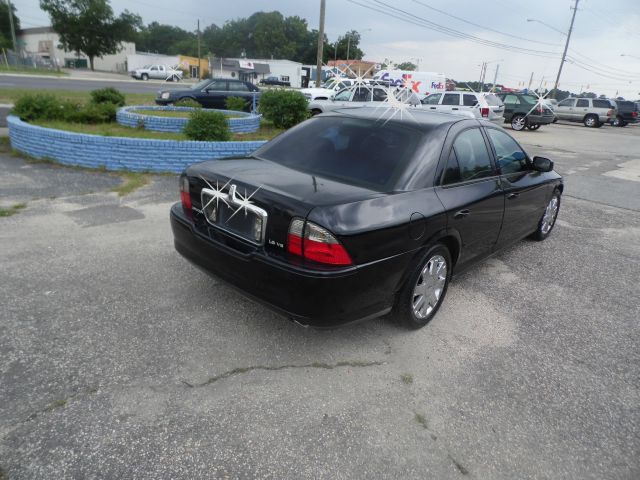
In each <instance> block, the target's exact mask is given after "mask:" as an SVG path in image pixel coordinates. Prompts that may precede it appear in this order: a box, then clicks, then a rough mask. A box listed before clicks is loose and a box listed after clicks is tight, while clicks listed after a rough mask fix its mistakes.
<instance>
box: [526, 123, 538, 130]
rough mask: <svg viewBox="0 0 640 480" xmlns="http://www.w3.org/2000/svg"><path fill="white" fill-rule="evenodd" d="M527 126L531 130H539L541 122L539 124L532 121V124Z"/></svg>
mask: <svg viewBox="0 0 640 480" xmlns="http://www.w3.org/2000/svg"><path fill="white" fill-rule="evenodd" d="M527 128H528V129H529V130H537V129H539V128H540V124H539V123H532V124H530V125H527Z"/></svg>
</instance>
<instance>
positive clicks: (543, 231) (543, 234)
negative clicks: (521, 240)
mask: <svg viewBox="0 0 640 480" xmlns="http://www.w3.org/2000/svg"><path fill="white" fill-rule="evenodd" d="M560 196H561V194H560V190H558V189H557V188H556V189H555V190H554V191H553V195H551V200H549V203H548V204H547V208H545V209H544V213H543V214H542V218H541V219H540V222H538V229H537V230H536V231H535V232H534V233H533V235H532V238H534V239H535V240H538V241H542V240H544V239H545V238H547V237H548V236H549V234H550V233H551V230H553V226H554V225H555V224H556V218H558V212H559V211H560Z"/></svg>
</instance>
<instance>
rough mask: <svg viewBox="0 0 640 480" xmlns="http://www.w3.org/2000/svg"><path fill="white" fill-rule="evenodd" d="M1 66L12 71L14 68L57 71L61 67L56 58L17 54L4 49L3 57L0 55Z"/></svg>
mask: <svg viewBox="0 0 640 480" xmlns="http://www.w3.org/2000/svg"><path fill="white" fill-rule="evenodd" d="M0 64H1V65H2V67H4V68H3V69H7V70H11V69H12V68H14V69H16V70H18V69H20V70H24V69H31V68H32V69H34V70H35V69H48V70H57V69H59V68H60V67H61V65H57V61H56V59H55V57H54V58H48V57H47V56H44V55H42V54H37V53H29V52H20V54H17V53H15V52H13V51H12V50H6V49H2V55H0Z"/></svg>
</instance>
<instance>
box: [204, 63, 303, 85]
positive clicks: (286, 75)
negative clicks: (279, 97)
mask: <svg viewBox="0 0 640 480" xmlns="http://www.w3.org/2000/svg"><path fill="white" fill-rule="evenodd" d="M209 69H210V71H211V76H212V77H216V78H237V79H239V80H246V81H249V82H252V83H259V82H260V80H262V79H263V78H267V77H278V78H279V79H280V80H282V81H285V82H289V83H290V84H291V86H292V87H294V88H300V87H301V86H302V74H303V72H302V64H301V63H298V62H292V61H291V60H273V59H251V58H217V57H212V58H210V59H209Z"/></svg>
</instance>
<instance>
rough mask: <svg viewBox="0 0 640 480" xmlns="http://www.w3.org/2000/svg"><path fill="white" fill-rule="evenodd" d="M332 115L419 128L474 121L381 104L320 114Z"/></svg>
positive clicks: (450, 115) (446, 114) (467, 118)
mask: <svg viewBox="0 0 640 480" xmlns="http://www.w3.org/2000/svg"><path fill="white" fill-rule="evenodd" d="M332 115H337V116H345V117H351V118H361V119H366V120H378V121H388V122H394V123H399V124H404V125H407V126H412V127H414V128H419V129H421V130H424V129H431V128H433V127H437V126H442V125H453V124H454V123H458V122H462V121H465V120H472V121H475V120H473V119H470V118H469V117H462V116H460V115H454V114H451V113H440V112H429V111H425V110H423V109H421V108H413V107H408V108H407V110H406V113H405V112H404V111H400V109H397V108H394V107H389V108H385V107H382V105H381V106H376V107H347V108H338V109H336V110H332V111H330V112H327V113H325V114H322V116H332Z"/></svg>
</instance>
